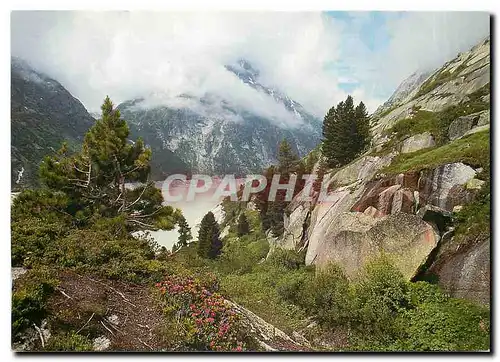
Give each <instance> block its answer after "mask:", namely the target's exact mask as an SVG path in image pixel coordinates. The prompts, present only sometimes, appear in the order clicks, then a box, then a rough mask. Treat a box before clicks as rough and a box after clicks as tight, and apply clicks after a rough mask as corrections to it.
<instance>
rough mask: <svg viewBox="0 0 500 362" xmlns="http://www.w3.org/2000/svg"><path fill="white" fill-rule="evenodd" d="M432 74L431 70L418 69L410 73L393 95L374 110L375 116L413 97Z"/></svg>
mask: <svg viewBox="0 0 500 362" xmlns="http://www.w3.org/2000/svg"><path fill="white" fill-rule="evenodd" d="M429 75H431V72H420V71H417V72H415V73H413V74H412V75H410V76H409V77H408V78H406V79H405V80H403V81H402V82H401V84H400V85H399V86H398V87H397V88H396V90H395V91H394V93H393V94H392V95H391V97H390V98H389V99H388V100H387V101H385V102H384V104H382V105H381V106H380V107H378V108H377V110H376V111H375V112H374V116H377V115H379V114H381V113H383V112H388V111H389V110H390V109H392V108H394V107H395V106H397V105H399V104H402V103H404V102H405V100H407V99H411V98H412V97H413V96H414V95H415V94H416V92H417V91H418V89H419V88H420V86H421V85H422V83H424V82H425V80H426V79H427V78H428V77H429Z"/></svg>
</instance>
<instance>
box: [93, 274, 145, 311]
mask: <svg viewBox="0 0 500 362" xmlns="http://www.w3.org/2000/svg"><path fill="white" fill-rule="evenodd" d="M87 279H89V280H90V281H93V282H96V283H99V284H102V285H104V286H105V287H107V288H109V289H111V290H112V291H113V292H115V293H116V294H118V295H119V296H120V297H122V299H123V300H124V301H125V302H126V303H128V304H130V305H131V306H133V307H135V308H137V306H136V305H135V304H133V303H131V302H130V300H128V299H127V298H125V295H124V294H123V293H122V292H119V291H118V290H116V289H115V288H113V287H111V286H109V285H107V284H105V283H103V282H100V281H99V280H95V279H92V278H90V277H87Z"/></svg>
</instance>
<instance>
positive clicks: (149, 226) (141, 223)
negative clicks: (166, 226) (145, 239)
mask: <svg viewBox="0 0 500 362" xmlns="http://www.w3.org/2000/svg"><path fill="white" fill-rule="evenodd" d="M127 221H130V222H135V223H136V224H139V225H141V226H144V227H147V228H149V229H151V230H158V228H157V227H155V226H154V225H151V224H146V223H143V222H140V221H139V220H134V219H127Z"/></svg>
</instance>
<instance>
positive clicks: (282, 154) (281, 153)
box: [278, 139, 299, 176]
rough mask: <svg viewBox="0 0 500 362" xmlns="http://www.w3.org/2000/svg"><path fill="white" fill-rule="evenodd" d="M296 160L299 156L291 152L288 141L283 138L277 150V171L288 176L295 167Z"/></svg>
mask: <svg viewBox="0 0 500 362" xmlns="http://www.w3.org/2000/svg"><path fill="white" fill-rule="evenodd" d="M298 160H299V157H298V156H297V154H295V152H293V150H292V147H291V146H290V144H289V143H288V141H287V140H286V139H283V141H281V143H280V146H279V150H278V172H279V173H280V174H282V175H287V176H288V175H289V174H290V172H292V171H293V170H294V169H295V167H296V165H297V162H298Z"/></svg>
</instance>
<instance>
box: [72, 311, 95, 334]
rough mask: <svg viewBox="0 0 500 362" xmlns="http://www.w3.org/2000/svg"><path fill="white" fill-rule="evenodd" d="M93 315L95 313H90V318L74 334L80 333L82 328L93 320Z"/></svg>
mask: <svg viewBox="0 0 500 362" xmlns="http://www.w3.org/2000/svg"><path fill="white" fill-rule="evenodd" d="M94 314H95V313H92V315H91V316H90V318H89V319H88V321H87V322H86V323H85V324H84V325H83V326H82V327H81V328H80V329H79V330H77V331H76V333H78V332H80V331H81V330H82V329H83V328H85V326H86V325H87V324H89V322H90V321H91V319H92V318H94Z"/></svg>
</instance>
